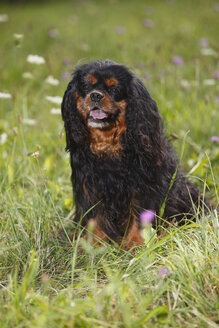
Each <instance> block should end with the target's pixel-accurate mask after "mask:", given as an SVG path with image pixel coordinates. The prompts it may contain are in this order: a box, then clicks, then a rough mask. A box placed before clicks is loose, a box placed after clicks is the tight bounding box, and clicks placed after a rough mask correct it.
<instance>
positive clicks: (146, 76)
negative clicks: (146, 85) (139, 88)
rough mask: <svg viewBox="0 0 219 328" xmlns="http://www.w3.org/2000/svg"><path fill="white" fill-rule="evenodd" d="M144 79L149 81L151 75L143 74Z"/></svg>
mask: <svg viewBox="0 0 219 328" xmlns="http://www.w3.org/2000/svg"><path fill="white" fill-rule="evenodd" d="M144 79H145V80H147V81H149V80H150V79H151V74H150V73H144Z"/></svg>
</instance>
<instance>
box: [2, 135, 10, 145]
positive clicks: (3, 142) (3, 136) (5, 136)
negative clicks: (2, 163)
mask: <svg viewBox="0 0 219 328" xmlns="http://www.w3.org/2000/svg"><path fill="white" fill-rule="evenodd" d="M7 137H8V135H7V133H2V134H1V135H0V144H1V145H4V144H5V143H6V140H7Z"/></svg>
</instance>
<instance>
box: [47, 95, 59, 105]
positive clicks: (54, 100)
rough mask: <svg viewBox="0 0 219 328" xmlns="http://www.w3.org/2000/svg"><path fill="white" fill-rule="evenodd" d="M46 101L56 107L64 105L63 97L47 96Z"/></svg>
mask: <svg viewBox="0 0 219 328" xmlns="http://www.w3.org/2000/svg"><path fill="white" fill-rule="evenodd" d="M46 99H47V100H48V101H50V102H51V103H53V104H56V105H61V103H62V97H59V96H54V97H53V96H46Z"/></svg>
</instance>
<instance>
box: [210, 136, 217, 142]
mask: <svg viewBox="0 0 219 328" xmlns="http://www.w3.org/2000/svg"><path fill="white" fill-rule="evenodd" d="M211 141H212V142H219V137H218V136H212V137H211Z"/></svg>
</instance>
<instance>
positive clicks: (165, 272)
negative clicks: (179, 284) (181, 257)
mask: <svg viewBox="0 0 219 328" xmlns="http://www.w3.org/2000/svg"><path fill="white" fill-rule="evenodd" d="M169 273H170V270H169V269H168V268H166V267H162V268H160V269H159V270H158V275H159V276H160V277H162V278H164V277H166V276H167V275H168V274H169Z"/></svg>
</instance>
